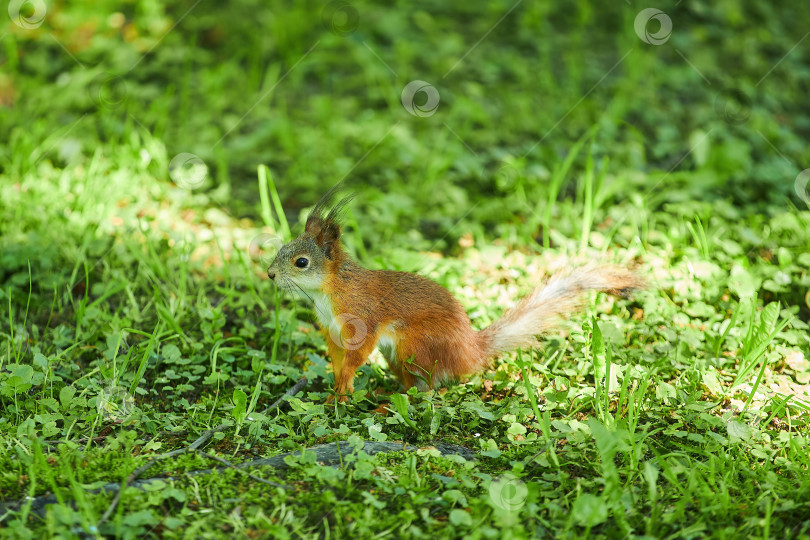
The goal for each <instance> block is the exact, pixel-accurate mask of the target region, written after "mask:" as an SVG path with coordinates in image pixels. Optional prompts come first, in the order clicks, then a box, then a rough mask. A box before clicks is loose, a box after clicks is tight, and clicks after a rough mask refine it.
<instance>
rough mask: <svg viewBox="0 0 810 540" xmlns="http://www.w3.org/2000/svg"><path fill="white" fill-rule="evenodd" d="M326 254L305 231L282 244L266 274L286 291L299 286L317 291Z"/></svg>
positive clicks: (320, 283) (324, 271)
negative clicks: (287, 242)
mask: <svg viewBox="0 0 810 540" xmlns="http://www.w3.org/2000/svg"><path fill="white" fill-rule="evenodd" d="M325 260H326V255H325V254H324V252H323V249H322V248H321V247H320V246H319V245H318V244H317V242H316V240H315V239H314V238H313V237H312V236H310V235H308V234H307V233H304V234H302V235H301V236H299V237H298V238H296V239H295V240H293V241H292V242H290V243H289V244H286V245H284V246H282V248H281V249H280V250H279V252H278V255H276V258H275V259H274V260H273V263H272V264H271V265H270V268H268V269H267V276H268V277H269V278H270V279H272V280H273V281H275V282H276V284H278V286H279V287H281V288H282V289H285V290H287V291H288V292H294V290H295V289H296V288H300V289H302V290H303V291H305V292H311V291H318V290H320V289H321V286H322V285H323V279H324V276H325V274H326V269H325V264H324V263H325Z"/></svg>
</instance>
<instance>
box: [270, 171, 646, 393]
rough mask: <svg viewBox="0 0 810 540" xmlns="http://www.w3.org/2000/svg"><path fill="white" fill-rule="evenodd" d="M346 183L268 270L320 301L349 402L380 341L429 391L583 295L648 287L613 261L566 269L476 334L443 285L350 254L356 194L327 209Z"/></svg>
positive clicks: (538, 330)
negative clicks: (347, 234)
mask: <svg viewBox="0 0 810 540" xmlns="http://www.w3.org/2000/svg"><path fill="white" fill-rule="evenodd" d="M338 187H339V186H336V187H335V188H333V189H332V190H330V191H329V192H328V193H327V194H326V195H324V196H323V198H322V199H321V200H320V201H319V202H318V203H317V204H316V205H315V207H314V208H313V210H312V212H311V213H310V214H309V216H308V218H307V221H306V226H305V228H304V232H303V233H302V234H301V235H300V236H299V237H298V238H296V239H294V240H292V241H291V242H289V243H288V244H286V245H284V246H282V247H281V249H280V250H279V252H278V254H277V255H276V257H275V260H273V262H272V264H271V265H270V267H269V268H268V270H267V275H268V276H269V277H270V279H272V280H273V281H274V282H275V283H276V284H277V285H278V286H279V287H280V288H281V289H283V290H285V291H286V292H288V293H298V294H301V295H302V296H304V297H306V298H308V299H309V300H311V301H312V302H313V304H314V307H315V313H316V315H317V317H318V320H319V321H320V323H321V326H322V329H321V331H322V332H323V334H324V337H325V338H326V344H327V347H328V351H329V356H330V358H331V360H332V368H333V371H334V375H335V392H336V394H337V396H338V400H340V401H345V400H346V399H347V396H348V395H349V394H351V393H352V392H353V391H354V387H353V384H352V382H353V380H354V375H355V372H356V371H357V369H358V368H359V367H360V366H362V365H363V364H365V363H366V361H367V360H368V357H369V354H371V352H372V351H373V350H374V348H375V347H378V348H379V349H380V351H381V352H382V353H383V356H384V357H385V358H386V360H387V362H388V366H389V367H390V368H391V371H393V372H394V374H395V375H396V377H397V378H398V379H399V380H400V382H402V384H403V385H404V386H405V388H406V389H407V388H410V387H412V386H414V385H416V386H417V388H419V389H420V390H425V389H427V388H433V387H434V386H437V385H441V383H443V382H444V381H447V380H452V379H457V378H459V377H461V376H463V375H468V374H471V373H475V372H477V371H480V370H483V369H484V368H486V367H488V366H489V363H490V361H491V360H493V359H494V358H496V357H497V356H499V355H500V354H503V353H506V352H509V351H513V350H515V349H517V348H518V347H531V346H533V345H536V344H537V340H536V336H537V335H539V334H542V333H543V332H545V331H547V330H548V329H549V328H550V327H551V326H552V324H553V323H554V321H555V319H557V318H558V317H559V316H563V315H567V314H569V313H571V312H574V311H576V310H577V309H578V308H579V307H580V304H581V299H582V296H583V293H584V291H587V290H597V291H606V292H610V293H614V294H625V293H626V292H628V291H630V290H633V289H637V288H639V287H641V286H642V282H641V280H640V279H639V277H638V276H637V275H636V274H634V273H633V272H631V271H629V270H626V269H623V268H618V267H614V266H601V267H593V268H581V269H577V270H574V271H570V272H566V273H558V274H555V275H554V276H552V277H551V278H550V279H549V281H548V282H547V283H546V284H545V286H542V287H538V288H537V289H535V290H534V291H533V292H532V293H531V294H529V295H528V296H527V297H525V298H524V299H523V300H522V301H520V302H519V303H518V304H517V305H516V306H515V307H513V308H512V309H510V310H508V311H507V312H506V313H505V314H504V315H503V316H502V317H501V318H500V319H499V320H498V321H496V322H494V323H493V324H491V325H490V326H488V327H486V328H484V329H483V330H480V331H475V330H474V329H473V328H472V326H471V325H470V319H469V318H468V317H467V313H466V311H465V310H464V308H463V307H462V306H461V304H460V303H459V301H458V300H456V299H455V298H454V297H453V295H452V294H450V293H449V292H448V291H447V289H445V288H444V287H442V286H441V285H439V284H438V283H435V282H433V281H431V280H429V279H427V278H424V277H422V276H419V275H416V274H411V273H408V272H395V271H391V270H368V269H366V268H363V267H362V266H360V265H359V264H357V263H356V262H355V261H353V260H352V259H351V257H350V256H349V255H348V254H347V253H346V252H345V251H344V249H343V245H342V243H341V236H340V235H341V225H340V220H339V217H340V213H341V210H342V209H343V208H344V207H345V205H346V204H347V203H348V202H349V200H351V196H349V197H346V198H343V199H342V200H340V201H339V202H338V203H337V204H336V205H335V206H334V207H333V208H332V209H331V210H330V211H329V212H327V211H326V210H327V206H328V205H329V204H330V202H331V201H332V199H333V198H334V195H335V192H336V191H337V189H338ZM330 399H331V398H330Z"/></svg>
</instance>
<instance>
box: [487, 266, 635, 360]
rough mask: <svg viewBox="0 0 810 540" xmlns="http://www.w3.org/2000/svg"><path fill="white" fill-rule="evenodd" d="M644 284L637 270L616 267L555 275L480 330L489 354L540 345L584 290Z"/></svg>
mask: <svg viewBox="0 0 810 540" xmlns="http://www.w3.org/2000/svg"><path fill="white" fill-rule="evenodd" d="M642 286H643V281H642V280H641V279H640V278H639V277H638V276H637V275H636V274H634V273H633V272H631V271H629V270H626V269H624V268H618V267H614V266H600V267H585V268H579V269H577V270H574V271H573V272H567V273H559V274H555V275H554V276H552V277H551V279H549V280H548V282H547V283H546V284H545V285H544V286H542V287H538V288H537V289H535V290H534V291H532V293H531V294H530V295H529V296H527V297H526V298H524V299H523V300H521V301H520V303H519V304H518V305H517V306H515V307H514V308H512V309H510V310H509V311H507V312H506V313H505V314H504V315H503V317H501V318H500V319H499V320H497V321H496V322H494V323H493V324H491V325H490V326H488V327H487V328H484V329H483V330H481V331H480V332H479V338H480V339H481V342H482V345H483V346H484V348H485V350H486V351H487V352H488V356H489V357H492V356H497V355H498V354H500V353H505V352H509V351H513V350H515V349H517V348H518V347H530V346H533V345H536V344H537V340H536V337H535V336H537V335H539V334H542V333H544V332H546V331H548V330H549V329H550V328H551V327H553V326H554V323H555V322H556V321H557V320H558V319H559V318H560V317H562V316H565V315H568V314H570V313H573V312H575V311H577V310H578V309H579V308H580V307H581V304H582V300H583V296H584V292H585V291H588V290H596V291H605V292H609V293H612V294H621V295H623V294H626V293H628V292H630V291H631V290H633V289H638V288H641V287H642Z"/></svg>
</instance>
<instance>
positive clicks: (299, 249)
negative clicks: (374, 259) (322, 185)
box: [267, 185, 352, 292]
mask: <svg viewBox="0 0 810 540" xmlns="http://www.w3.org/2000/svg"><path fill="white" fill-rule="evenodd" d="M340 187H341V186H340V185H338V186H335V187H334V188H332V189H331V190H329V192H328V193H327V194H326V195H324V196H323V197H322V198H321V200H320V201H318V203H317V204H316V205H315V208H313V209H312V212H310V214H309V217H308V218H307V224H306V227H305V228H304V233H303V234H302V235H301V236H299V237H298V238H296V239H295V240H293V241H292V242H290V243H288V244H286V245H284V246H283V247H282V248H281V249H280V250H279V252H278V255H276V258H275V260H273V263H272V264H271V265H270V268H268V269H267V276H268V277H269V278H270V279H272V280H273V281H275V282H276V283H277V284H278V286H279V287H281V288H283V289H285V290H287V291H290V292H293V291H294V290H295V289H300V290H302V291H304V292H313V291H320V290H321V289H322V286H323V281H324V279H325V277H326V275H327V274H329V273H331V272H334V271H335V270H336V267H337V266H339V265H340V263H341V262H342V258H343V256H344V255H343V249H342V246H341V244H340V222H339V217H340V212H341V210H342V209H343V207H344V206H345V205H346V203H348V202H349V201H350V200H351V198H352V197H351V196H348V197H345V198H343V199H341V200H340V201H339V202H338V203H337V204H336V205H335V206H334V207H333V208H332V209H331V210H330V211H329V212H328V213H326V214H325V207H326V206H327V205H328V204H329V203H330V202H331V200H332V199H333V198H334V195H335V192H336V191H337V190H338V189H339V188H340Z"/></svg>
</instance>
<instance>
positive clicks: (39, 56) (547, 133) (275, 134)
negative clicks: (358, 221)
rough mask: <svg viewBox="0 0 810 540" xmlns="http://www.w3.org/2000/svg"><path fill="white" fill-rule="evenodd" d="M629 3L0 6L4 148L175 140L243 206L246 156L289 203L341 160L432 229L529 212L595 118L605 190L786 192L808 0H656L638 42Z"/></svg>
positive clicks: (381, 204) (14, 177) (802, 163)
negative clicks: (652, 40)
mask: <svg viewBox="0 0 810 540" xmlns="http://www.w3.org/2000/svg"><path fill="white" fill-rule="evenodd" d="M631 4H632V3H631V2H627V3H625V2H615V3H610V4H609V5H603V4H602V3H598V2H575V3H566V4H559V5H554V4H552V3H549V2H518V3H515V2H510V1H506V2H497V1H492V2H443V3H441V4H439V5H435V4H434V3H420V2H400V3H393V4H390V5H380V4H373V3H363V2H353V3H351V4H348V3H340V2H336V3H332V4H327V3H316V2H296V3H295V4H294V5H289V3H273V2H259V1H255V2H250V1H240V2H229V3H227V5H225V4H222V3H216V2H208V1H200V2H197V3H193V2H156V1H155V2H152V1H138V2H134V1H133V2H103V1H101V2H93V3H87V4H84V3H77V4H68V3H64V2H52V3H48V4H44V5H46V6H47V9H46V12H45V14H44V15H43V19H42V21H40V22H41V24H39V25H38V26H37V27H36V28H28V29H26V28H21V27H20V26H19V25H15V24H7V25H5V29H4V32H5V36H4V37H3V41H2V45H3V47H2V55H3V56H2V58H0V62H2V79H0V96H2V102H3V104H4V108H3V114H2V117H1V119H0V122H2V125H0V129H2V132H3V134H4V139H5V144H4V145H3V147H2V150H0V172H2V174H3V180H4V182H11V183H14V182H19V181H21V180H22V179H23V178H24V177H25V175H26V174H30V173H31V172H36V171H37V170H39V169H42V168H44V167H54V168H59V169H62V168H65V167H68V168H72V167H78V166H82V165H85V166H86V165H87V163H89V161H90V160H91V159H92V157H93V156H94V155H101V156H103V157H104V158H105V160H106V161H107V162H109V166H110V167H111V168H120V167H121V166H123V165H129V164H130V163H133V164H137V165H139V166H140V169H141V170H140V172H142V173H144V174H147V175H149V176H151V177H154V178H155V179H157V180H161V181H170V178H169V177H168V175H167V163H168V162H169V161H170V160H171V159H172V158H173V157H174V156H175V155H177V154H180V153H191V154H194V155H196V156H199V157H200V158H201V159H202V160H204V162H205V163H206V164H207V165H208V167H209V169H210V182H209V183H207V184H206V185H205V186H204V188H203V189H201V190H200V191H201V193H202V194H204V195H206V196H208V197H210V198H211V199H212V200H213V201H216V202H217V203H219V204H222V205H224V206H225V207H227V209H228V211H229V212H231V213H232V214H234V215H235V216H238V217H242V216H247V217H256V216H258V214H259V208H258V204H257V197H256V196H255V195H256V183H255V177H256V167H257V165H258V164H266V165H267V166H269V167H270V169H271V171H272V172H273V173H274V176H275V178H276V182H277V185H278V190H279V193H280V196H281V199H282V201H283V202H284V204H285V208H287V209H288V211H289V212H290V213H291V215H294V214H295V212H294V211H295V210H296V209H300V208H302V207H304V206H307V205H311V204H312V203H313V201H314V200H315V199H316V198H317V197H318V196H319V194H320V193H322V192H323V191H324V190H325V189H326V188H328V187H329V186H331V185H333V184H334V183H335V182H337V181H338V180H340V179H341V178H344V177H345V178H346V179H347V180H348V182H349V183H350V185H351V186H356V187H357V189H359V190H361V191H362V192H363V196H362V197H361V198H360V199H359V201H358V207H359V208H367V210H365V211H364V213H365V214H368V215H367V216H366V217H365V218H364V224H365V225H366V226H367V227H368V229H370V230H369V231H364V232H366V233H367V235H369V234H370V236H371V237H372V238H373V237H374V236H376V234H377V230H379V229H385V228H390V227H392V226H395V225H396V226H397V227H399V228H405V229H410V228H412V227H414V228H416V229H417V230H419V231H420V232H422V233H423V234H424V235H426V236H431V237H433V236H435V237H437V238H438V237H441V236H442V235H443V234H444V233H446V232H448V231H449V230H450V228H451V227H452V224H453V223H455V222H456V221H457V220H458V219H460V218H461V217H462V216H463V215H464V213H465V211H466V210H467V209H468V207H469V206H470V205H472V204H475V203H476V202H478V203H480V204H479V205H478V206H477V207H476V208H475V210H473V212H472V214H471V215H470V216H469V217H470V221H471V222H475V223H478V224H481V225H482V226H484V227H485V228H486V229H487V230H491V231H493V232H496V231H497V230H498V228H499V227H500V226H501V225H503V224H504V223H505V222H513V221H516V220H521V219H523V218H525V216H526V209H525V208H524V206H525V204H526V203H528V204H530V205H531V206H533V207H534V205H535V202H536V201H538V200H540V199H545V198H546V191H547V185H548V182H549V177H550V171H552V170H553V169H554V167H555V166H556V165H557V164H558V163H559V162H560V161H561V160H562V159H563V158H564V157H565V156H566V155H567V154H568V153H569V152H570V151H571V147H572V146H573V145H574V143H575V141H577V140H578V139H579V138H581V137H583V136H584V135H585V134H586V133H588V131H589V130H590V129H592V128H596V129H597V131H596V132H595V135H593V140H594V143H595V144H594V147H593V153H594V156H595V159H596V160H597V162H599V161H600V160H601V159H602V158H603V157H606V158H609V163H608V164H607V165H606V166H607V171H608V174H609V175H610V177H612V178H613V177H615V180H616V182H617V183H618V184H617V187H616V188H615V189H614V190H613V191H615V193H614V194H613V198H612V200H611V201H607V202H608V203H610V202H615V201H617V200H622V199H627V198H631V197H633V196H634V195H636V196H638V195H642V194H644V195H645V196H646V197H648V198H649V201H648V202H647V203H646V207H647V208H648V209H651V210H655V209H656V208H659V207H660V205H662V204H664V203H666V202H669V201H673V200H675V201H678V200H686V199H697V200H711V199H724V200H727V201H730V202H732V203H733V204H735V205H740V207H741V208H745V209H749V208H750V209H757V208H760V207H761V205H762V204H765V203H779V204H782V203H783V202H784V200H785V199H786V198H792V200H793V202H794V203H797V202H798V198H797V197H796V195H795V192H794V186H793V183H794V182H793V181H794V179H795V178H796V175H797V174H798V173H799V171H801V170H802V169H804V168H805V167H806V166H808V164H810V156H808V152H810V150H808V145H807V144H806V143H805V141H806V137H807V133H808V129H810V124H809V123H808V122H809V118H808V114H810V113H808V107H807V103H806V96H807V94H808V79H809V78H810V73H809V72H808V70H809V69H810V68H809V67H808V65H809V63H808V61H807V54H808V53H807V50H808V47H807V41H803V38H804V37H806V32H807V22H808V20H810V7H808V6H807V5H806V4H805V3H801V2H792V3H789V4H784V5H780V6H776V5H771V4H770V3H767V2H754V1H738V0H724V1H718V2H711V3H705V2H689V1H685V2H671V3H668V4H667V5H661V6H658V7H659V8H661V9H665V10H666V16H668V17H669V18H670V19H671V22H672V30H671V34H670V35H669V36H668V39H666V40H665V42H664V43H662V44H660V45H652V44H648V43H645V42H644V41H642V40H641V39H640V38H639V36H638V35H637V34H636V31H635V30H634V24H633V23H634V20H635V18H636V16H637V14H638V12H639V11H640V10H641V8H643V7H644V6H642V5H640V4H639V5H635V4H632V5H631ZM36 6H37V2H29V3H25V4H23V7H22V10H23V12H22V16H23V17H24V16H26V15H27V16H28V17H29V18H33V17H36V16H38V15H39V14H38V13H36V9H35V8H36ZM26 9H28V10H29V11H26ZM34 24H37V23H36V22H35V23H34ZM657 24H659V22H657V21H656V20H651V21H649V23H648V25H647V27H648V31H649V32H651V33H653V34H655V32H656V31H657V28H656V25H657ZM412 80H422V81H425V82H427V83H429V84H431V85H433V87H435V88H436V90H437V91H438V94H439V96H440V99H441V101H440V104H439V105H438V108H437V109H436V110H435V111H434V114H431V115H430V116H428V117H425V118H419V117H416V116H413V115H411V114H409V113H408V112H407V111H406V110H405V109H404V108H403V106H402V103H401V92H402V90H403V88H404V87H405V85H406V84H407V83H408V82H410V81H412ZM416 99H417V101H418V100H420V99H424V95H423V94H420V95H417V96H416ZM144 148H147V152H149V154H148V156H145V155H142V154H141V151H142V150H143V149H144ZM584 160H585V156H584V152H583V154H582V155H581V156H579V157H578V161H579V162H580V163H581V162H584ZM505 166H506V167H505ZM576 167H577V164H575V170H576ZM32 169H33V171H32ZM667 172H669V174H668V175H667V176H666V178H665V180H664V181H663V182H661V183H660V184H658V182H659V180H660V179H661V178H662V177H663V176H664V174H666V173H667ZM43 181H45V179H43ZM656 184H658V185H657V187H655V189H654V190H653V191H652V192H650V193H646V191H647V190H649V189H651V188H653V186H656ZM366 192H367V193H366ZM515 203H517V204H515ZM366 220H369V221H366Z"/></svg>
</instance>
